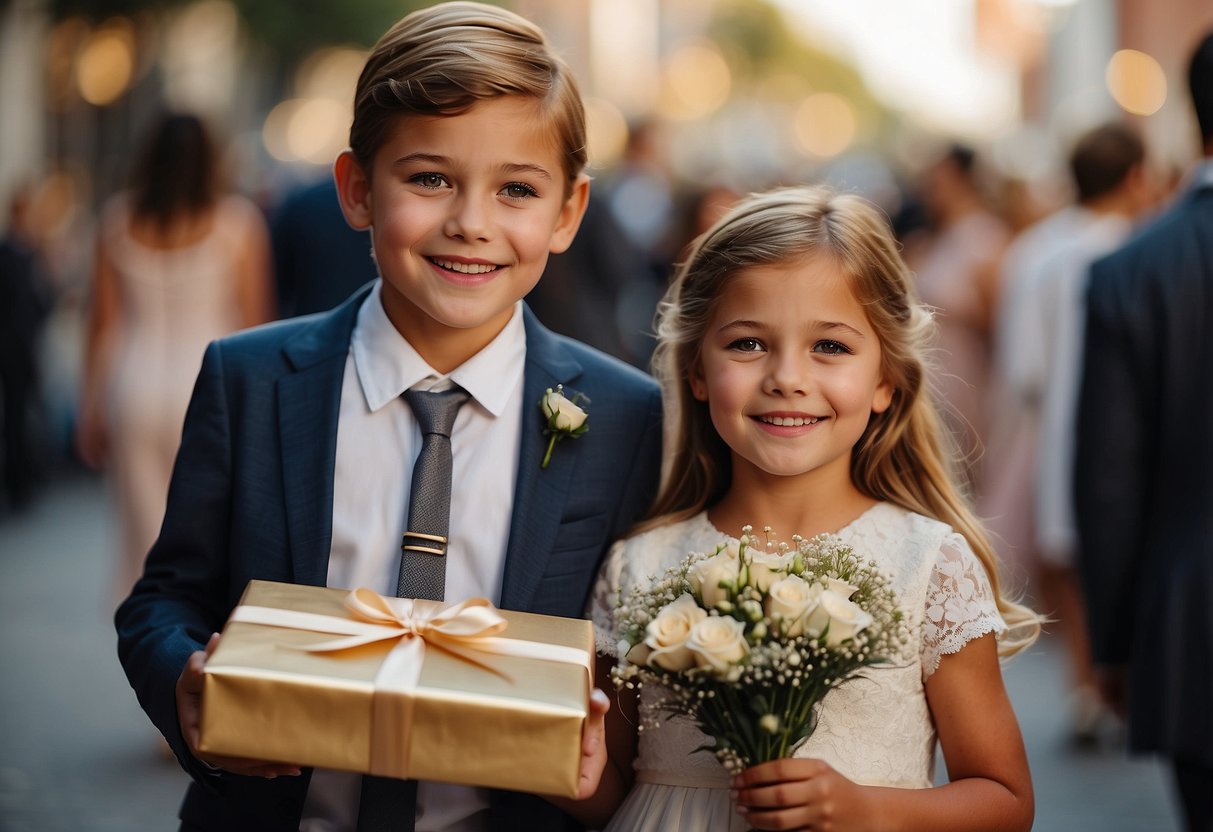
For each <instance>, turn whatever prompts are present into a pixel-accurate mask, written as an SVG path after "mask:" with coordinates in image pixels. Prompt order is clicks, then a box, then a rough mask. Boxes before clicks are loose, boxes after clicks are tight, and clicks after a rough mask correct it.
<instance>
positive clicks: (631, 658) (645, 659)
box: [619, 641, 653, 667]
mask: <svg viewBox="0 0 1213 832" xmlns="http://www.w3.org/2000/svg"><path fill="white" fill-rule="evenodd" d="M652 652H653V651H652V650H650V649H649V646H648V645H647V644H645V643H644V642H643V641H642V642H640V643H639V644H633V645H629V644H628V643H627V642H626V641H621V642H619V655H621V656H623V658H624V661H627V662H630V663H631V664H634V665H636V666H637V667H639V666H641V665H646V664H648V663H649V654H650V653H652Z"/></svg>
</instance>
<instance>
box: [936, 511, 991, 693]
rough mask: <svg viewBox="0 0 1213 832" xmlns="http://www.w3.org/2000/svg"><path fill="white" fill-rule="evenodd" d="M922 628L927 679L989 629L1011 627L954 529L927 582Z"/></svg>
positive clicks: (983, 572) (982, 570) (982, 569)
mask: <svg viewBox="0 0 1213 832" xmlns="http://www.w3.org/2000/svg"><path fill="white" fill-rule="evenodd" d="M922 626H923V632H922V678H923V681H924V682H925V681H926V680H927V678H929V677H930V675H931V674H932V673H934V672H935V670H936V668H938V667H939V660H940V659H941V658H942V657H943V656H946V655H948V654H951V653H955V652H957V651H959V650H960V648H962V647H964V646H965V645H966V644H968V643H969V642H970V641H972V640H973V639H975V638H979V637H981V636H984V635H985V634H986V633H1000V632H1002V631H1003V630H1005V629H1006V627H1007V625H1006V623H1005V622H1004V621H1003V620H1002V616H1001V615H999V612H998V603H997V601H996V599H995V598H994V590H993V588H992V587H991V586H990V579H989V577H988V576H987V575H986V570H985V567H984V566H982V563H981V561H980V560H978V559H977V556H976V555H975V554H973V550H972V549H971V548H969V544H968V541H966V540H965V539H964V538H963V537H962V536H961V535H959V534H957V533H955V532H953V533H952V534H949V535H948V536H947V537H945V538H944V540H943V543H942V544H941V545H940V547H939V554H938V556H937V557H936V559H935V568H934V570H933V571H932V572H931V579H930V583H929V584H928V585H927V599H926V617H925V618H924V619H923V625H922Z"/></svg>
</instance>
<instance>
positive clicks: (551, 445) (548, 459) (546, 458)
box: [532, 433, 559, 468]
mask: <svg viewBox="0 0 1213 832" xmlns="http://www.w3.org/2000/svg"><path fill="white" fill-rule="evenodd" d="M558 438H559V434H556V433H553V434H552V436H551V438H550V439H548V449H547V452H546V453H545V454H544V455H543V462H541V463H539V467H540V468H547V467H548V463H549V462H551V461H552V448H554V447H556V440H557V439H558ZM532 464H534V463H532Z"/></svg>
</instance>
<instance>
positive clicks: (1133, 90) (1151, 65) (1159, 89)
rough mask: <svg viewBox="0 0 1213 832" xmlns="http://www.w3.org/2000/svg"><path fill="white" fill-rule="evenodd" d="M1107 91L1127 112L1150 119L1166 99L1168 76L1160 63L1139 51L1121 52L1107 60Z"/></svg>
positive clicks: (1128, 50)
mask: <svg viewBox="0 0 1213 832" xmlns="http://www.w3.org/2000/svg"><path fill="white" fill-rule="evenodd" d="M1105 78H1106V80H1107V84H1108V92H1110V93H1111V94H1112V98H1113V100H1115V101H1116V103H1117V104H1119V105H1120V107H1121V109H1123V110H1125V111H1126V112H1130V113H1133V114H1134V115H1139V116H1150V115H1154V113H1157V112H1158V111H1159V110H1160V109H1162V105H1163V104H1164V103H1165V102H1166V100H1167V76H1166V73H1164V72H1163V71H1162V67H1161V66H1159V64H1158V61H1156V60H1154V58H1152V57H1150V56H1149V55H1147V54H1146V53H1145V52H1138V51H1137V50H1136V49H1121V50H1120V51H1119V52H1117V53H1116V54H1115V55H1113V56H1112V58H1111V60H1109V61H1108V69H1107V72H1106V73H1105Z"/></svg>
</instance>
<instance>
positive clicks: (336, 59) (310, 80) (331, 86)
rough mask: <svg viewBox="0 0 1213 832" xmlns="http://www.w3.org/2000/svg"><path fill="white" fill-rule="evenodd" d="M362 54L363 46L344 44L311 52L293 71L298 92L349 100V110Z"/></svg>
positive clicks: (363, 54) (307, 96) (341, 100)
mask: <svg viewBox="0 0 1213 832" xmlns="http://www.w3.org/2000/svg"><path fill="white" fill-rule="evenodd" d="M366 58H367V53H366V51H365V50H362V49H354V48H352V47H344V46H342V47H333V48H329V49H321V50H319V51H317V52H313V53H312V54H311V55H309V56H308V57H307V59H306V60H304V62H303V63H302V64H300V66H299V71H298V72H297V73H296V74H295V87H296V89H297V90H298V93H299V96H300V97H301V98H330V99H332V100H333V101H337V102H349V103H350V107H351V112H352V107H353V103H352V102H353V100H354V87H355V86H356V85H357V83H358V75H359V74H360V73H361V72H362V67H363V65H364V64H365V63H366ZM351 117H352V116H351Z"/></svg>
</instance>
